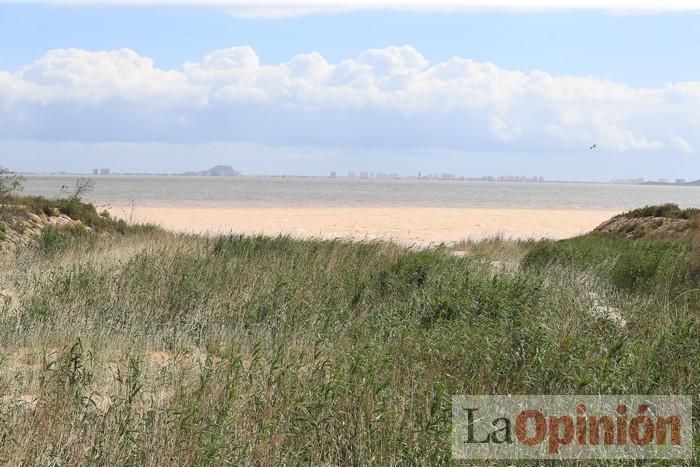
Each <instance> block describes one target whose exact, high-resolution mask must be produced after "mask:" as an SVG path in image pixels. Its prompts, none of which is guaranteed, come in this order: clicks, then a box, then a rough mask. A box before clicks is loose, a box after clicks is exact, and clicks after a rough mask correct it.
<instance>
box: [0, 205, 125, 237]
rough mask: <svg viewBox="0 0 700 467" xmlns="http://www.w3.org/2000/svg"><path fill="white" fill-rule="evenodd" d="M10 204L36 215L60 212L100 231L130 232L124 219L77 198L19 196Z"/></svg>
mask: <svg viewBox="0 0 700 467" xmlns="http://www.w3.org/2000/svg"><path fill="white" fill-rule="evenodd" d="M10 203H11V204H13V205H16V206H26V208H27V209H28V210H29V212H31V213H34V214H45V215H47V216H50V215H53V214H55V213H57V212H58V213H60V214H64V215H66V216H68V217H70V218H72V219H73V220H78V221H81V222H82V223H83V224H84V225H86V226H88V227H90V228H93V229H97V230H100V231H105V232H111V233H121V234H123V233H126V232H127V231H128V230H129V225H128V224H127V223H126V222H125V221H124V220H123V219H116V218H112V217H111V216H110V215H109V213H108V212H107V211H103V212H102V213H98V212H97V208H95V206H94V205H93V204H91V203H87V202H83V201H81V200H79V199H77V198H58V199H50V198H45V197H43V196H17V197H13V198H11V200H10Z"/></svg>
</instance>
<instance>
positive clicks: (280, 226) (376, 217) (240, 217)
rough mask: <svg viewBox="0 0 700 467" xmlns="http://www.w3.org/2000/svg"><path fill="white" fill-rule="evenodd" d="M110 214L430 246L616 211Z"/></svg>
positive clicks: (590, 219)
mask: <svg viewBox="0 0 700 467" xmlns="http://www.w3.org/2000/svg"><path fill="white" fill-rule="evenodd" d="M110 211H111V212H112V214H113V215H116V216H119V217H122V218H125V219H127V220H130V221H131V222H151V223H155V224H158V225H160V226H162V227H164V228H166V229H172V230H175V231H179V232H192V233H230V232H233V233H245V234H256V233H262V234H266V235H277V234H288V235H292V236H294V237H299V238H310V237H317V238H349V239H354V240H361V239H377V238H381V239H385V240H391V241H396V242H399V243H404V244H418V245H429V244H435V243H443V242H444V243H452V242H458V241H460V240H464V239H481V238H485V237H489V236H493V235H503V236H505V237H512V238H541V237H547V238H554V239H559V238H566V237H571V236H575V235H578V234H581V233H584V232H587V231H590V230H591V229H593V228H595V227H596V226H597V225H599V224H600V223H601V222H603V221H605V220H606V219H609V218H610V217H611V216H613V215H615V214H616V213H617V212H615V211H604V210H547V209H471V208H434V207H395V206H391V207H379V206H378V207H337V208H336V207H259V206H256V207H192V206H186V207H176V206H135V207H134V208H133V209H132V208H131V207H130V206H113V207H111V208H110Z"/></svg>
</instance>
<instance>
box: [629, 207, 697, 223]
mask: <svg viewBox="0 0 700 467" xmlns="http://www.w3.org/2000/svg"><path fill="white" fill-rule="evenodd" d="M698 214H700V209H695V208H688V209H681V208H680V207H678V205H677V204H672V203H667V204H661V205H658V206H645V207H643V208H639V209H634V210H632V211H628V212H625V213H623V214H620V216H621V217H628V218H635V217H666V218H670V219H688V220H690V219H692V218H693V217H695V216H697V215H698Z"/></svg>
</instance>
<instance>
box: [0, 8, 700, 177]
mask: <svg viewBox="0 0 700 467" xmlns="http://www.w3.org/2000/svg"><path fill="white" fill-rule="evenodd" d="M699 26H700V14H698V13H697V12H695V11H683V12H668V11H666V12H654V11H644V12H633V13H629V12H628V13H619V12H611V11H607V10H606V11H601V10H586V9H584V10H552V9H545V10H544V11H542V10H538V11H526V12H513V11H490V12H462V11H459V12H454V11H451V12H444V11H431V9H429V8H428V9H423V10H420V11H410V12H407V11H396V10H393V9H384V10H378V11H350V12H343V13H322V14H309V15H300V16H295V15H288V14H285V15H284V16H282V17H272V18H270V17H252V18H241V17H240V16H236V14H235V11H232V9H231V8H229V7H226V6H221V7H216V8H215V7H210V8H197V7H195V6H180V7H172V6H171V7H168V6H150V7H145V6H138V5H136V6H134V5H132V6H116V5H112V6H102V7H79V6H77V7H76V6H72V7H64V6H46V5H44V6H41V5H16V4H5V5H0V86H2V87H4V90H3V89H2V88H0V151H1V152H0V164H2V165H6V166H10V167H12V168H16V169H17V170H48V171H53V170H83V169H84V170H88V169H89V168H91V167H93V166H103V165H109V166H111V167H113V168H115V169H116V170H120V169H121V170H134V171H140V170H143V171H151V170H154V171H163V170H164V171H170V170H175V171H177V170H189V169H195V168H202V166H203V165H204V166H206V165H207V164H209V163H212V162H222V163H231V164H232V165H236V166H239V167H243V168H245V170H246V171H248V172H249V173H275V172H279V171H282V170H284V171H288V172H291V173H304V174H316V173H318V174H321V173H325V171H326V170H329V169H337V170H339V171H342V170H352V169H356V170H364V169H367V170H373V171H380V170H386V171H399V172H403V171H405V172H413V171H414V170H416V169H418V170H422V171H423V172H424V173H426V172H432V171H434V172H441V171H444V170H450V171H454V172H458V173H462V174H465V175H482V174H487V173H488V174H507V173H523V174H540V173H544V174H546V175H547V176H549V177H550V178H569V179H606V178H610V177H624V176H629V177H637V176H646V177H654V178H655V177H657V176H658V177H675V176H677V177H687V178H700V163H698V154H697V150H699V149H698V148H699V147H700V137H698V134H699V133H700V131H699V130H700V110H698V109H700V84H697V83H700V48H699V47H698V46H697V44H700V27H699ZM241 46H249V48H248V49H243V48H241ZM392 46H399V48H397V47H394V48H390V47H392ZM56 49H76V50H77V51H73V52H64V53H57V52H56ZM120 49H129V52H128V53H123V52H122V53H120V52H118V51H119V50H120ZM372 50H375V51H378V52H370V53H368V52H367V51H372ZM51 51H53V52H51ZM216 51H224V52H219V53H216ZM312 52H317V54H316V55H313V56H311V55H309V54H310V53H312ZM297 56H300V57H301V59H298V60H296V61H295V62H294V63H295V64H296V65H290V64H289V62H290V60H291V61H294V57H297ZM206 57H209V58H208V59H207V58H206ZM455 57H456V59H455ZM151 61H152V62H151ZM187 64H188V65H187ZM222 67H228V68H226V69H223V68H222ZM363 73H364V74H363ZM122 74H123V77H122V76H121V75H122ZM460 74H463V75H460ZM115 75H117V76H116V77H115ZM122 78H123V79H122ZM3 79H4V81H3ZM3 103H4V105H3ZM594 142H596V143H599V145H600V146H601V149H600V154H596V156H595V160H596V161H597V163H596V164H595V166H591V164H586V163H585V162H582V161H585V160H586V158H589V157H590V156H591V155H590V154H589V153H587V152H586V151H587V147H588V143H591V144H592V143H594ZM50 143H57V144H50ZM58 143H60V144H58ZM110 145H111V146H110ZM127 146H128V147H129V151H126V152H124V151H119V148H122V149H123V148H124V147H127ZM174 146H177V147H178V150H177V151H173V147H174ZM696 146H697V147H696ZM66 147H71V148H72V149H71V151H72V154H71V155H69V154H68V153H67V152H63V151H67V150H66V149H63V148H66ZM166 147H167V148H169V149H167V150H168V151H169V152H171V153H172V152H176V153H177V154H178V157H174V158H173V159H172V161H169V160H168V158H167V156H166V155H164V154H163V153H162V151H166V149H165V148H166ZM224 147H225V148H228V149H226V150H224V149H222V148H224ZM235 148H238V149H235ZM242 148H245V150H243V149H242ZM584 149H585V150H584ZM205 150H206V151H207V153H206V155H204V154H203V153H202V151H205ZM217 150H218V151H220V153H219V154H217V153H216V151H217ZM159 151H160V152H159ZM76 154H81V156H76ZM324 154H325V155H324ZM401 154H406V156H405V160H402V156H401ZM446 154H449V156H446ZM76 158H77V159H76ZM258 160H259V163H258V162H256V161H258ZM606 161H607V162H606ZM621 161H624V163H620V162H621ZM633 161H639V163H638V164H634V163H633ZM628 162H632V163H628ZM334 164H335V165H334ZM397 165H400V166H399V167H397ZM477 170H478V171H479V172H478V173H477V172H475V171H477ZM688 171H691V172H692V171H695V172H696V173H695V174H687V173H685V172H688ZM679 172H683V173H679Z"/></svg>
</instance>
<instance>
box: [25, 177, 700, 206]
mask: <svg viewBox="0 0 700 467" xmlns="http://www.w3.org/2000/svg"><path fill="white" fill-rule="evenodd" d="M78 178H80V176H69V175H27V176H25V182H24V194H26V195H43V196H47V197H59V196H63V195H65V194H66V193H69V192H70V191H71V190H72V189H73V188H74V186H75V184H76V180H77V179H78ZM90 178H91V180H93V181H94V186H93V189H92V190H91V191H90V192H88V193H87V194H85V196H84V199H85V200H87V201H90V202H93V203H95V204H96V205H99V206H109V205H122V206H123V205H129V204H133V205H137V206H180V205H182V206H188V207H196V206H208V207H241V206H252V207H255V206H260V207H263V206H274V207H286V206H289V207H332V206H343V207H355V206H356V207H362V206H409V207H458V208H485V209H487V208H509V209H518V208H522V209H564V210H566V209H571V210H576V209H581V210H584V209H585V210H620V211H623V210H628V209H633V208H637V207H641V206H645V205H652V204H661V203H676V204H678V205H680V206H681V207H700V187H696V186H674V185H631V184H630V185H626V184H612V183H557V182H540V183H534V182H481V181H459V180H455V181H450V180H415V179H400V180H375V179H369V180H365V179H347V178H322V177H316V178H315V177H253V176H240V177H197V176H194V177H193V176H126V175H111V176H94V177H90Z"/></svg>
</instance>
